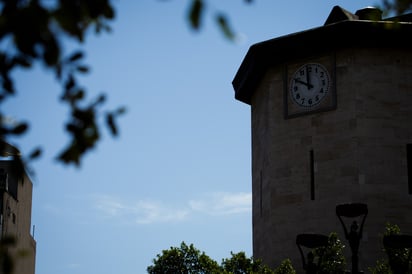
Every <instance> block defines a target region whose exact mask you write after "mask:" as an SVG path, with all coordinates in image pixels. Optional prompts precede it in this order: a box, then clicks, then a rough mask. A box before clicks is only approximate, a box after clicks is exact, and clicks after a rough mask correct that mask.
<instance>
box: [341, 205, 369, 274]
mask: <svg viewBox="0 0 412 274" xmlns="http://www.w3.org/2000/svg"><path fill="white" fill-rule="evenodd" d="M336 215H337V216H338V218H339V221H340V222H341V224H342V227H343V230H344V232H345V237H346V239H347V240H348V241H349V246H350V249H351V252H352V274H358V273H363V272H361V271H359V258H358V252H359V244H360V240H361V239H362V232H363V225H364V223H365V219H366V216H367V215H368V206H367V205H366V204H362V203H352V204H342V205H337V206H336ZM342 217H347V218H361V219H362V220H361V224H360V226H359V223H358V222H357V221H356V220H354V221H353V222H352V224H351V225H350V229H349V230H348V228H347V226H346V225H345V223H344V221H343V219H342Z"/></svg>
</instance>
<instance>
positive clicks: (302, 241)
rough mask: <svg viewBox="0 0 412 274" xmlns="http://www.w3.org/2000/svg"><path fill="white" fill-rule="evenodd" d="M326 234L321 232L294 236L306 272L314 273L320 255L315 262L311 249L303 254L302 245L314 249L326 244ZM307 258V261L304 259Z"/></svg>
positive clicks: (320, 258) (319, 260) (308, 273)
mask: <svg viewBox="0 0 412 274" xmlns="http://www.w3.org/2000/svg"><path fill="white" fill-rule="evenodd" d="M328 239H329V238H328V236H326V235H322V234H299V235H297V236H296V245H297V246H298V248H299V252H300V255H301V257H302V264H303V269H304V270H305V272H306V273H307V274H316V273H317V271H318V270H319V266H320V263H321V261H322V257H319V258H318V262H317V263H316V262H315V257H314V254H313V252H312V250H311V251H309V253H308V254H307V255H306V256H305V255H304V254H303V249H302V247H306V248H309V249H314V248H318V247H322V246H326V245H327V244H328ZM305 257H306V258H307V261H306V259H305Z"/></svg>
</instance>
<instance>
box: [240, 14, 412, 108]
mask: <svg viewBox="0 0 412 274" xmlns="http://www.w3.org/2000/svg"><path fill="white" fill-rule="evenodd" d="M410 34H412V24H411V23H394V22H384V21H360V20H353V21H352V20H347V21H341V22H338V23H334V24H329V25H325V26H322V27H318V28H314V29H310V30H306V31H302V32H298V33H294V34H290V35H286V36H282V37H279V38H275V39H271V40H267V41H264V42H260V43H257V44H254V45H252V46H251V47H250V48H249V51H248V52H247V54H246V56H245V58H244V60H243V62H242V64H241V65H240V68H239V70H238V71H237V73H236V75H235V77H234V79H233V81H232V85H233V88H234V90H235V98H236V99H237V100H239V101H242V102H244V103H246V104H250V103H251V102H250V101H251V98H252V94H253V91H254V89H255V88H256V85H257V84H258V83H259V81H260V80H261V77H263V75H264V72H265V71H266V70H267V68H268V67H269V66H275V65H279V64H282V63H285V62H286V61H288V60H292V59H296V58H299V57H304V56H310V55H316V54H320V53H322V52H327V51H334V50H336V49H338V48H343V47H348V48H354V47H398V48H401V47H404V48H405V47H410V48H412V41H411V39H410V38H409V37H408V35H410Z"/></svg>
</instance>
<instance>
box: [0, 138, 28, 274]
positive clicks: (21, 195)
mask: <svg viewBox="0 0 412 274" xmlns="http://www.w3.org/2000/svg"><path fill="white" fill-rule="evenodd" d="M0 152H1V153H0V156H1V160H0V241H1V246H0V248H1V250H2V253H1V256H3V258H2V259H0V273H2V271H3V265H2V264H3V263H4V258H5V254H6V253H7V254H9V255H11V257H12V259H13V264H14V271H13V272H12V273H13V274H34V272H35V257H36V242H35V240H34V238H33V236H32V235H31V233H30V231H31V210H32V189H33V184H32V182H31V180H30V178H29V177H28V175H27V174H26V172H25V171H24V168H23V166H22V163H21V161H20V159H19V156H20V153H19V151H18V150H17V149H16V148H14V147H13V146H11V145H9V144H7V143H5V142H3V141H0ZM8 239H13V241H15V243H14V244H11V245H10V244H7V242H8Z"/></svg>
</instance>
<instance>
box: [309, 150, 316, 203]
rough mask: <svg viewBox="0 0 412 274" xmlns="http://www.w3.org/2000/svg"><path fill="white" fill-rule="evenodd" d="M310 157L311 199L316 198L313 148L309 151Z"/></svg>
mask: <svg viewBox="0 0 412 274" xmlns="http://www.w3.org/2000/svg"><path fill="white" fill-rule="evenodd" d="M309 155H310V156H309V158H310V199H311V200H315V159H314V158H315V156H314V152H313V149H311V150H310V152H309Z"/></svg>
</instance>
